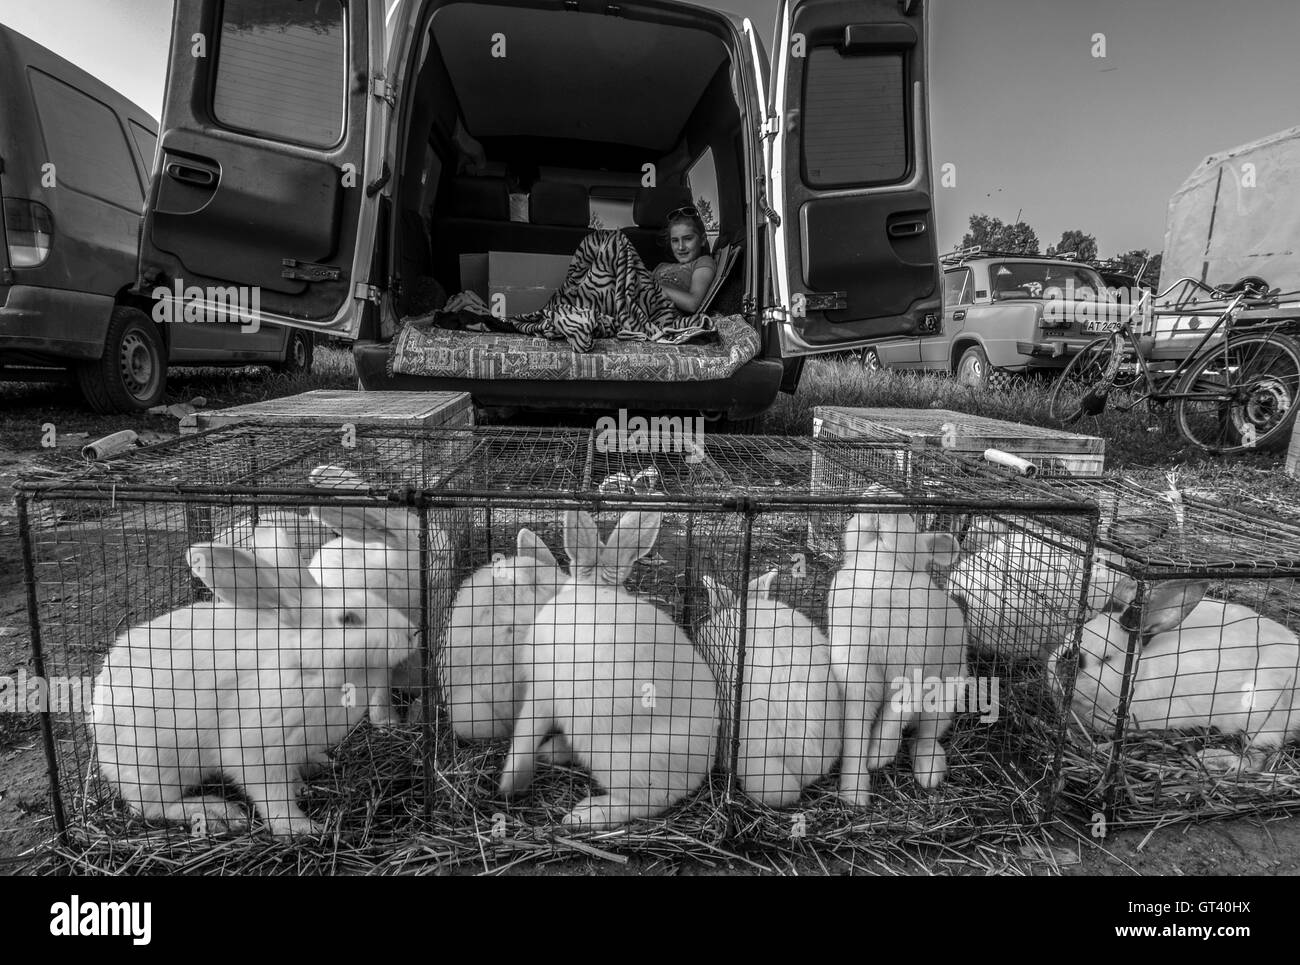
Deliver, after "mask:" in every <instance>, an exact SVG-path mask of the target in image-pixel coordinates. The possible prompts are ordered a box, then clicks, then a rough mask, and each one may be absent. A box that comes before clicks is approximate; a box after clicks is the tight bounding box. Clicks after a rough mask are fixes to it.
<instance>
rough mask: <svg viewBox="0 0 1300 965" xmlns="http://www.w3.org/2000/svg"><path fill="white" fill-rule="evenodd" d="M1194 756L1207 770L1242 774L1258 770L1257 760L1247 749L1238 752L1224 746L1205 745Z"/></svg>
mask: <svg viewBox="0 0 1300 965" xmlns="http://www.w3.org/2000/svg"><path fill="white" fill-rule="evenodd" d="M1196 758H1197V760H1199V761H1200V762H1201V766H1202V767H1204V768H1205V769H1206V770H1207V771H1226V772H1229V773H1237V774H1242V773H1249V772H1251V771H1257V770H1259V761H1258V760H1256V758H1255V757H1254V756H1253V755H1252V754H1251V753H1250V752H1249V751H1248V752H1246V753H1245V754H1238V753H1236V752H1235V751H1230V750H1228V749H1227V748H1226V747H1207V748H1205V750H1203V751H1201V752H1200V753H1199V754H1197V755H1196Z"/></svg>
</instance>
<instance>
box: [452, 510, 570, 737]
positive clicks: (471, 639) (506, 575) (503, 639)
mask: <svg viewBox="0 0 1300 965" xmlns="http://www.w3.org/2000/svg"><path fill="white" fill-rule="evenodd" d="M517 549H518V555H517V556H514V557H511V558H503V559H500V560H497V561H494V562H492V563H489V564H487V565H486V566H482V567H480V568H479V569H478V570H477V571H475V572H474V573H473V574H472V575H471V576H470V577H469V578H468V579H466V580H465V582H464V583H462V584H461V587H460V590H459V592H457V594H456V599H455V600H454V601H453V603H452V606H451V614H450V616H449V617H448V621H447V639H446V644H445V646H444V649H443V659H444V667H445V670H446V675H447V678H448V679H449V683H448V686H447V689H446V693H445V697H446V702H447V711H448V716H449V717H450V719H451V725H452V729H453V730H454V731H455V732H456V736H458V737H460V738H461V739H463V740H481V739H489V738H496V737H505V736H507V735H508V734H509V733H510V726H511V725H512V724H513V723H514V721H515V716H516V714H517V713H518V711H519V702H520V700H522V698H523V690H524V679H523V675H524V674H525V673H526V672H527V671H526V670H525V669H523V668H524V667H526V666H527V665H528V664H530V663H531V634H532V628H533V620H534V619H535V618H536V616H537V612H538V610H540V609H541V608H542V607H543V606H544V605H545V604H546V603H547V602H548V601H550V599H551V598H552V597H554V596H555V594H556V593H557V592H559V589H560V585H561V584H562V583H563V582H564V581H565V580H566V579H567V576H566V574H565V573H564V571H563V570H561V569H560V567H559V565H558V564H557V563H556V562H555V557H554V556H553V555H552V554H551V551H550V550H549V549H547V547H546V544H544V543H543V542H542V541H541V540H540V539H538V538H537V535H536V534H535V533H533V531H532V530H530V529H521V530H520V531H519V536H518V539H517ZM516 662H518V663H519V665H520V669H519V670H516Z"/></svg>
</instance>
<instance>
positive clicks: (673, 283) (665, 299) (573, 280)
mask: <svg viewBox="0 0 1300 965" xmlns="http://www.w3.org/2000/svg"><path fill="white" fill-rule="evenodd" d="M665 242H666V248H667V251H668V254H669V256H670V259H671V260H669V261H667V262H665V263H663V264H661V265H659V266H658V267H656V268H655V270H654V272H650V271H648V270H646V267H645V264H644V263H643V262H642V261H641V256H640V255H638V254H637V251H636V249H635V248H634V247H633V246H632V243H631V242H630V241H629V240H628V239H627V236H626V235H624V234H623V232H621V231H603V230H602V231H593V232H591V233H590V234H589V235H587V237H585V238H584V239H583V240H582V242H581V243H580V244H579V245H578V249H577V251H575V252H574V254H573V259H572V261H570V263H569V271H568V274H567V275H566V276H565V279H564V283H563V284H562V285H561V286H560V288H559V290H558V291H556V292H555V293H554V294H553V295H552V296H551V298H550V300H549V301H547V303H546V304H545V305H544V306H543V307H542V308H540V309H538V310H537V311H535V312H529V313H528V314H526V315H516V316H512V317H510V318H506V319H503V320H501V321H502V322H504V323H505V324H506V325H508V326H510V327H512V328H513V330H514V331H517V332H521V333H523V334H525V335H541V336H544V337H545V338H549V339H561V338H563V339H566V340H567V341H568V342H569V344H570V345H571V346H572V348H573V350H574V351H575V352H590V351H591V349H592V345H593V343H594V341H595V340H596V339H598V338H619V339H625V340H635V341H652V342H668V343H671V344H681V343H683V342H699V341H705V342H712V341H717V339H718V334H717V329H716V328H715V326H714V324H713V321H712V319H710V318H709V317H708V316H707V315H704V314H702V313H701V312H700V311H699V307H700V305H701V304H702V303H703V300H704V296H705V294H706V293H707V292H708V290H709V285H710V284H711V283H712V282H713V276H714V274H715V273H716V271H717V266H716V264H715V262H714V260H713V257H712V255H710V254H709V244H708V239H707V236H706V235H705V232H704V222H703V221H702V220H701V219H700V215H699V212H698V211H696V210H695V209H694V208H691V207H686V208H678V209H677V210H676V211H674V212H672V213H671V214H670V215H669V216H668V225H667V229H666V232H665ZM443 311H444V312H471V313H475V314H481V315H486V314H490V312H489V309H488V307H487V305H485V304H484V303H483V300H482V299H481V298H479V297H478V296H477V295H475V294H474V293H472V292H462V293H461V294H459V295H457V296H455V297H454V298H452V299H451V300H450V301H449V302H447V304H446V306H445V307H444V309H443ZM489 327H490V328H492V329H499V328H500V322H498V323H497V324H492V325H489Z"/></svg>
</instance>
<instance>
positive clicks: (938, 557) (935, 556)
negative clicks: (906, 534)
mask: <svg viewBox="0 0 1300 965" xmlns="http://www.w3.org/2000/svg"><path fill="white" fill-rule="evenodd" d="M917 550H918V552H917V554H916V555H917V563H918V564H920V566H919V569H924V568H925V562H926V561H927V559H928V560H933V561H934V563H935V565H936V566H942V567H949V566H952V565H953V564H955V563H956V562H957V557H959V556H960V555H961V544H960V543H958V542H957V539H956V537H954V536H951V535H950V534H948V533H924V534H922V535H921V536H919V537H918V538H917Z"/></svg>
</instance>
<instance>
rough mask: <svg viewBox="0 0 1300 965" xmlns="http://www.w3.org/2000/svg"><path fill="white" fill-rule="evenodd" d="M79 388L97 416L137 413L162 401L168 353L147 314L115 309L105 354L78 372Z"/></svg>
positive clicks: (127, 309) (106, 340) (82, 365)
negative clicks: (100, 414)
mask: <svg viewBox="0 0 1300 965" xmlns="http://www.w3.org/2000/svg"><path fill="white" fill-rule="evenodd" d="M76 374H77V385H78V387H79V388H80V389H81V394H82V395H83V396H85V399H86V401H87V402H88V403H89V404H90V407H91V408H92V409H94V410H95V411H96V412H100V413H109V412H138V411H140V410H142V409H148V408H150V407H151V406H155V405H157V404H158V403H159V402H160V401H162V397H163V390H164V389H165V388H166V387H167V353H166V351H165V350H164V349H163V343H162V338H161V337H159V335H158V329H157V328H156V327H155V326H154V324H153V322H152V321H150V319H149V316H148V315H146V314H145V313H144V312H142V311H140V310H138V309H135V308H127V307H126V306H124V305H119V306H118V307H117V308H115V309H113V315H112V318H111V319H109V323H108V335H107V337H106V338H105V339H104V354H103V356H102V357H100V358H98V359H96V360H95V361H93V362H82V363H81V364H79V365H78V366H77V368H76Z"/></svg>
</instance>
